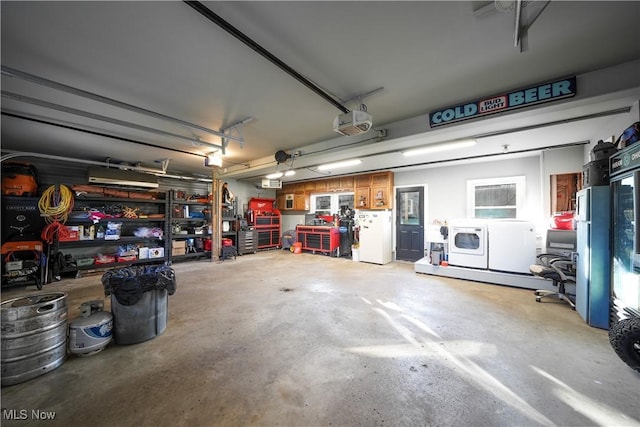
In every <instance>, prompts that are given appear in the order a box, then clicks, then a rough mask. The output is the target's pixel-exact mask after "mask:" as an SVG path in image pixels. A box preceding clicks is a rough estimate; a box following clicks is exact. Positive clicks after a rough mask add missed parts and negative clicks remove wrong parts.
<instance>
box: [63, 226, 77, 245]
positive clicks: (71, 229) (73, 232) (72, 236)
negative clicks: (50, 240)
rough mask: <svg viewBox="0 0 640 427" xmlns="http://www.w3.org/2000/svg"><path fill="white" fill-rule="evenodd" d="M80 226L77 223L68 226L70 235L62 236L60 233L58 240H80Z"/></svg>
mask: <svg viewBox="0 0 640 427" xmlns="http://www.w3.org/2000/svg"><path fill="white" fill-rule="evenodd" d="M79 230H80V229H79V227H78V226H77V225H72V226H70V227H67V231H68V234H69V235H68V236H62V235H60V234H59V235H58V240H59V241H60V242H73V241H76V240H80V231H79Z"/></svg>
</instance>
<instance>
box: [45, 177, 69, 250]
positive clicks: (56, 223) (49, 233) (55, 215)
mask: <svg viewBox="0 0 640 427" xmlns="http://www.w3.org/2000/svg"><path fill="white" fill-rule="evenodd" d="M38 209H39V210H40V214H41V215H42V216H43V217H44V219H45V221H46V222H47V223H48V224H49V225H47V226H46V227H45V228H44V229H43V230H42V233H41V234H40V237H41V238H42V240H43V241H45V242H47V243H52V242H53V240H54V238H55V237H56V234H57V236H58V238H60V237H63V238H64V237H68V236H69V230H68V229H67V227H65V226H64V225H63V224H64V223H65V222H67V218H68V217H69V212H71V210H73V192H72V191H71V190H70V189H69V187H67V186H66V185H63V184H60V185H52V186H51V187H49V188H47V189H46V190H45V191H44V192H43V193H42V196H41V197H40V200H39V201H38Z"/></svg>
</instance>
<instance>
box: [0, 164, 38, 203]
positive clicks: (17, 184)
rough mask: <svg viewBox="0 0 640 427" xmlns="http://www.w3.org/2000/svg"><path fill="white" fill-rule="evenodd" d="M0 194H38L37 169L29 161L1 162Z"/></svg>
mask: <svg viewBox="0 0 640 427" xmlns="http://www.w3.org/2000/svg"><path fill="white" fill-rule="evenodd" d="M2 194H3V195H4V196H26V197H34V196H36V195H37V194H38V171H37V170H36V168H35V166H33V165H31V164H29V163H18V162H6V163H3V164H2Z"/></svg>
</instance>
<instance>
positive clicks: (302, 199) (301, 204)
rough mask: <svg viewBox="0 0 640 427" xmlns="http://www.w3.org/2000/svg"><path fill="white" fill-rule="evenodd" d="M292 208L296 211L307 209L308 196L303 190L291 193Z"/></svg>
mask: <svg viewBox="0 0 640 427" xmlns="http://www.w3.org/2000/svg"><path fill="white" fill-rule="evenodd" d="M293 209H294V210H297V211H308V210H309V196H308V195H307V193H304V192H297V193H295V194H294V195H293Z"/></svg>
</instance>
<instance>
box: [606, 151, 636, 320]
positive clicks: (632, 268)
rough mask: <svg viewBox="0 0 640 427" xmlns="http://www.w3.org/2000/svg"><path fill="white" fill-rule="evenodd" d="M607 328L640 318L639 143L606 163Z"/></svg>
mask: <svg viewBox="0 0 640 427" xmlns="http://www.w3.org/2000/svg"><path fill="white" fill-rule="evenodd" d="M609 173H610V188H611V209H612V210H611V255H612V257H611V319H610V320H611V324H613V323H615V322H617V321H620V320H622V319H627V318H630V317H640V143H636V144H633V145H630V146H629V147H626V148H624V149H622V150H620V151H618V152H617V153H616V154H615V155H613V156H611V158H610V159H609Z"/></svg>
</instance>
